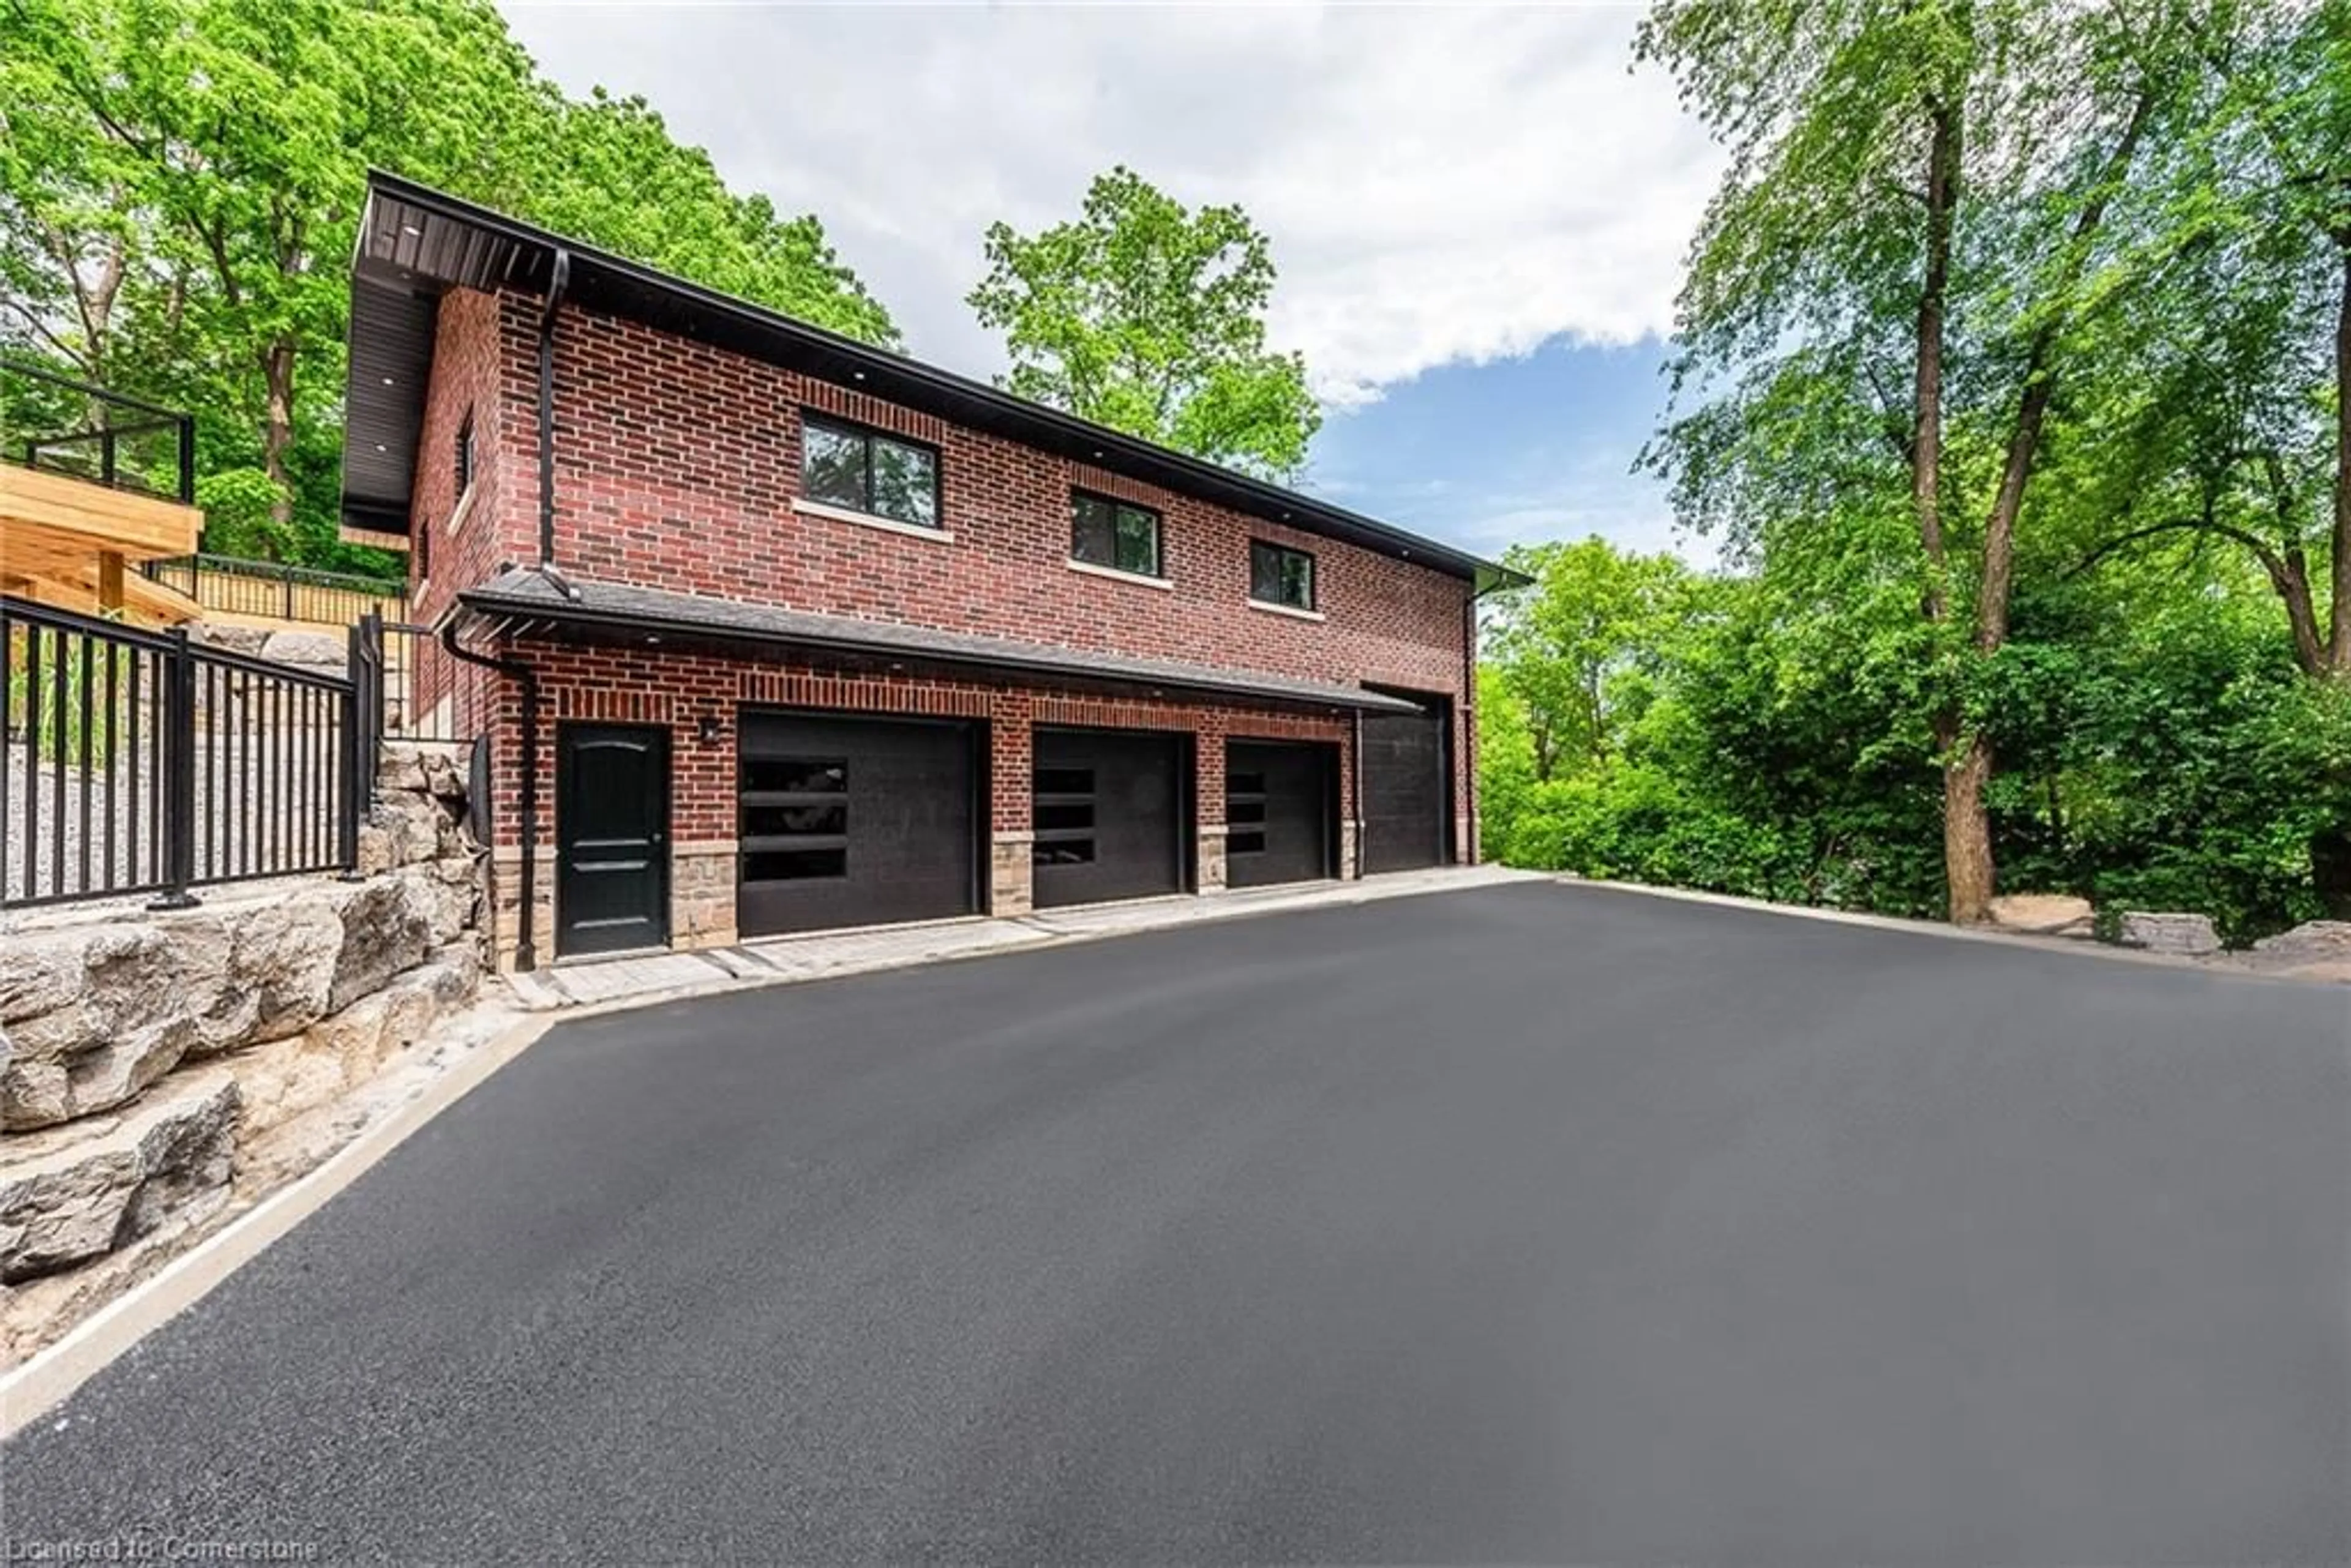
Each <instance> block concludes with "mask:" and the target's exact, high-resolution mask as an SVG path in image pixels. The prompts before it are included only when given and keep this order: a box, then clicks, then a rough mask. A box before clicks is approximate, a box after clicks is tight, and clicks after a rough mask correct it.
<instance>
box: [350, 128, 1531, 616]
mask: <svg viewBox="0 0 2351 1568" xmlns="http://www.w3.org/2000/svg"><path fill="white" fill-rule="evenodd" d="M368 183H369V194H370V201H371V204H372V201H373V198H374V196H375V194H376V193H379V192H381V193H383V194H385V195H388V196H390V197H392V199H393V200H395V201H399V202H402V203H405V204H410V205H412V206H415V207H419V208H422V209H424V210H426V211H428V212H430V213H433V214H435V215H438V216H441V217H444V218H446V219H448V220H450V221H452V222H455V223H462V224H466V225H475V226H477V227H479V228H481V229H482V230H484V231H485V232H486V233H488V234H490V235H495V236H496V237H497V238H499V239H502V240H505V241H506V242H507V243H509V244H511V245H514V246H517V247H531V248H535V249H538V250H541V251H544V252H547V253H549V255H550V256H551V254H552V253H553V252H554V251H556V250H558V249H560V250H566V251H569V253H570V255H571V259H572V266H573V268H574V273H573V294H574V297H575V298H583V299H585V298H595V299H598V300H599V301H600V302H601V303H603V304H605V305H607V306H608V307H622V306H626V305H629V304H632V303H633V304H634V305H635V306H636V308H634V309H625V308H616V310H615V313H617V314H623V315H628V316H631V317H632V319H636V318H640V317H643V316H644V315H647V314H650V312H647V311H646V310H645V309H644V308H643V301H632V300H630V298H628V297H629V295H630V293H631V291H632V290H643V291H646V292H648V293H650V294H652V295H653V296H657V297H658V296H666V297H668V298H673V299H675V300H678V301H680V302H682V303H684V304H687V305H690V306H692V307H694V308H698V309H701V310H705V311H708V312H711V313H712V314H713V315H715V316H717V317H719V318H722V319H726V320H729V321H731V322H733V323H735V324H737V325H738V326H741V327H743V328H747V329H750V330H751V332H753V333H754V334H755V335H760V336H768V335H773V336H779V337H782V338H784V339H787V340H793V341H795V342H796V343H797V344H799V346H801V347H803V348H804V349H808V350H814V351H816V352H817V353H818V354H820V355H822V356H826V357H830V358H834V359H837V360H839V361H841V365H842V367H843V370H845V371H846V375H847V377H848V378H849V380H850V382H852V383H853V382H858V381H862V380H864V379H866V378H868V377H874V376H879V377H881V378H883V382H885V383H888V384H893V385H897V386H900V387H903V388H904V389H906V390H907V391H910V392H913V393H914V396H913V397H911V398H906V397H901V398H893V399H892V400H891V401H906V402H911V403H912V404H913V405H914V406H915V407H923V408H927V410H928V411H929V412H933V413H942V414H943V415H944V416H946V417H948V418H950V419H955V420H956V421H957V422H958V423H976V424H977V425H979V426H980V427H981V428H985V429H993V430H996V431H997V432H998V433H999V434H1007V435H1009V436H1012V437H1013V438H1015V439H1019V440H1021V441H1023V442H1024V443H1025V444H1029V445H1032V446H1038V447H1041V448H1043V449H1045V450H1048V451H1052V452H1056V453H1059V454H1060V455H1063V456H1068V457H1073V458H1081V460H1084V461H1091V462H1097V463H1101V464H1102V465H1103V466H1105V467H1107V468H1111V469H1113V470H1116V471H1123V472H1126V473H1128V474H1129V475H1130V476H1132V477H1135V478H1140V479H1143V480H1144V481H1145V482H1147V483H1153V484H1158V485H1161V486H1165V488H1167V489H1171V490H1175V491H1177V492H1179V493H1181V494H1186V495H1190V496H1194V497H1198V498H1200V499H1202V500H1207V501H1211V502H1216V503H1218V504H1221V505H1226V506H1230V507H1235V508H1236V509H1238V510H1241V511H1245V512H1248V513H1249V514H1251V515H1253V516H1256V517H1260V518H1263V519H1264V520H1265V521H1268V522H1272V523H1277V524H1287V525H1288V526H1290V527H1293V528H1301V529H1302V530H1304V531H1306V532H1309V533H1321V534H1324V535H1327V536H1330V537H1333V538H1342V539H1345V540H1348V541H1349V542H1353V543H1358V544H1362V545H1364V546H1365V547H1366V548H1369V549H1375V550H1378V551H1380V552H1381V553H1384V554H1388V555H1394V556H1397V557H1399V558H1401V559H1406V560H1416V561H1418V562H1419V563H1420V564H1422V565H1424V566H1428V567H1431V568H1434V569H1435V570H1440V571H1444V572H1447V574H1449V575H1451V576H1455V577H1460V578H1466V579H1468V580H1469V581H1470V582H1471V584H1472V585H1473V587H1474V588H1476V589H1477V590H1478V591H1480V592H1483V591H1488V590H1490V589H1494V588H1501V587H1509V586H1516V585H1520V584H1523V583H1524V582H1525V581H1526V579H1525V578H1523V577H1522V576H1521V575H1520V573H1518V572H1515V571H1513V570H1510V568H1508V567H1504V566H1500V565H1498V564H1497V563H1495V562H1492V561H1489V560H1485V559H1481V558H1479V557H1477V556H1473V555H1470V554H1468V552H1467V551H1464V550H1459V549H1455V548H1454V547H1452V546H1450V545H1447V544H1442V543H1439V542H1438V541H1437V540H1435V539H1430V538H1422V537H1421V536H1419V535H1417V534H1414V533H1410V532H1407V531H1406V530H1405V529H1403V528H1396V527H1395V526H1393V525H1391V524H1388V523H1384V522H1381V521H1380V520H1378V519H1377V518H1375V517H1364V516H1363V515H1362V514H1361V513H1357V512H1351V511H1349V510H1347V509H1346V508H1345V507H1334V506H1332V505H1331V504H1330V503H1328V502H1325V501H1320V500H1317V499H1315V498H1313V497H1310V496H1305V495H1301V494H1300V493H1298V492H1296V491H1293V490H1288V489H1284V488H1283V487H1281V486H1279V485H1274V484H1271V483H1269V482H1268V481H1266V480H1262V479H1256V478H1252V477H1250V476H1248V475H1246V474H1240V473H1237V472H1235V471H1234V470H1232V469H1229V468H1223V467H1219V466H1218V465H1216V464H1213V463H1209V462H1207V461H1204V460H1203V459H1201V458H1197V457H1194V456H1191V455H1188V454H1186V453H1181V452H1175V451H1172V450H1170V449H1168V448H1166V447H1164V446H1160V445H1157V444H1155V443H1152V442H1148V441H1144V440H1141V439H1138V438H1137V437H1134V436H1132V435H1127V434H1123V433H1122V432H1119V431H1115V430H1112V429H1110V428H1108V427H1107V426H1104V425H1100V424H1095V423H1092V422H1091V421H1088V420H1083V419H1080V418H1078V417H1077V416H1076V415H1074V414H1070V413H1063V412H1061V410H1059V409H1054V408H1048V407H1046V406H1045V405H1043V404H1041V403H1035V402H1029V401H1028V400H1027V399H1025V398H1018V397H1014V396H1012V395H1011V394H1010V393H1008V392H1003V391H1000V390H999V389H998V388H996V387H992V386H989V385H987V383H986V382H977V381H973V380H971V379H970V378H968V377H966V376H959V375H956V373H955V372H953V371H944V370H940V369H939V368H938V367H936V366H935V365H926V364H925V363H923V362H922V361H919V360H915V359H912V358H909V357H908V356H906V355H904V354H901V353H895V352H893V351H891V350H886V349H877V348H874V347H873V346H872V344H869V343H863V342H860V341H858V340H856V339H854V338H850V337H845V336H843V335H842V334H841V333H839V332H834V331H831V330H830V329H826V328H823V327H819V326H816V325H813V324H812V323H810V322H807V321H802V320H799V319H797V318H794V317H789V316H785V315H782V314H780V313H778V312H777V311H774V310H770V309H768V308H765V307H763V306H758V305H754V304H751V303H750V302H749V301H747V300H743V299H738V298H735V297H734V296H732V295H728V294H722V293H719V292H718V291H717V290H716V289H711V288H706V287H703V286H702V285H700V284H697V283H693V282H689V281H687V280H686V279H684V278H680V277H672V276H670V275H669V274H667V273H664V272H659V271H656V270H655V269H653V268H652V267H645V266H643V265H641V264H639V263H636V262H632V261H630V260H627V259H626V258H624V257H622V256H614V255H612V254H611V253H610V252H608V251H602V250H599V249H597V248H596V247H594V246H587V245H581V244H580V243H578V242H576V241H574V240H571V239H568V238H566V237H564V236H563V235H557V234H553V233H550V232H549V231H548V230H545V229H541V228H538V227H536V226H535V225H530V224H526V223H523V222H521V221H519V220H518V219H515V218H510V217H507V215H506V214H502V213H497V212H494V211H492V210H491V209H489V208H487V207H483V206H478V205H476V204H474V203H471V202H467V201H465V200H463V199H462V198H460V197H456V196H452V195H449V194H447V193H444V192H440V191H436V190H434V189H433V188H432V187H431V186H428V185H421V184H418V183H416V182H414V181H413V180H408V179H403V178H402V177H401V176H399V175H397V174H392V173H388V172H383V171H381V170H378V171H372V172H370V174H369V176H368ZM366 233H367V228H366V219H365V215H364V214H363V215H362V219H361V225H360V235H361V243H362V245H363V244H364V243H365V237H366ZM510 270H520V269H519V268H513V269H510ZM528 270H529V272H530V273H531V274H532V275H533V277H534V278H536V277H538V275H541V274H542V273H543V270H544V269H543V268H542V267H540V266H538V265H537V264H536V262H534V264H533V265H532V266H531V267H529V269H528ZM582 273H587V274H590V275H591V277H581V274H582ZM594 274H603V275H605V277H603V278H601V279H597V278H593V277H592V275H594ZM512 281H515V282H516V285H517V287H533V286H535V285H524V284H522V283H520V282H519V280H512ZM598 282H606V283H611V284H617V285H620V286H621V287H595V284H596V283H598ZM652 324H653V325H657V326H664V327H665V329H668V330H676V328H675V327H674V326H669V325H667V324H665V323H663V322H661V321H658V320H656V321H654V322H653V323H652ZM738 351H739V350H738ZM861 372H862V374H861ZM822 379H829V380H838V379H841V371H830V372H829V373H827V374H825V375H824V376H823V377H822ZM864 390H868V391H873V392H876V395H883V396H887V395H888V394H887V393H886V392H883V391H882V390H880V389H877V388H872V387H868V388H865V389H864Z"/></svg>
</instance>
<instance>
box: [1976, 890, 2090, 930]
mask: <svg viewBox="0 0 2351 1568" xmlns="http://www.w3.org/2000/svg"><path fill="white" fill-rule="evenodd" d="M1991 923H1992V924H1993V925H1997V926H1999V927H2000V928H2001V930H2003V931H2023V932H2030V933H2032V935H2034V936H2093V935H2095V928H2096V911H2095V910H2094V909H2092V908H2091V906H2090V901H2089V900H2088V899H2086V898H2075V897H2074V896H2073V895H2072V894H2064V893H2011V894H2004V895H2002V896H2001V897H1999V898H1995V899H1993V900H1992V901H1991Z"/></svg>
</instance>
